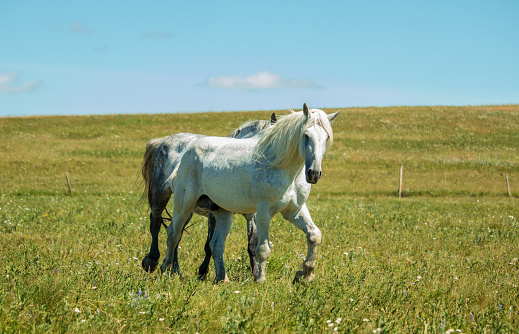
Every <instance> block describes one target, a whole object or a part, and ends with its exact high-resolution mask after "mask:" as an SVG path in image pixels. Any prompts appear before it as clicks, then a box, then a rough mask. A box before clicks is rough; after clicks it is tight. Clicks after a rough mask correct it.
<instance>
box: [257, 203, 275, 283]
mask: <svg viewBox="0 0 519 334" xmlns="http://www.w3.org/2000/svg"><path fill="white" fill-rule="evenodd" d="M271 219H272V214H271V213H270V207H268V206H267V205H264V206H262V205H260V206H258V211H257V212H256V227H257V232H258V244H257V246H256V257H257V259H258V273H257V276H256V282H257V283H263V282H264V281H265V272H266V269H267V260H268V258H269V256H270V245H269V229H270V220H271Z"/></svg>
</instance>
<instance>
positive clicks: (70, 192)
mask: <svg viewBox="0 0 519 334" xmlns="http://www.w3.org/2000/svg"><path fill="white" fill-rule="evenodd" d="M65 178H66V179H67V184H68V192H69V194H70V195H72V186H71V185H70V180H69V178H68V174H67V172H65Z"/></svg>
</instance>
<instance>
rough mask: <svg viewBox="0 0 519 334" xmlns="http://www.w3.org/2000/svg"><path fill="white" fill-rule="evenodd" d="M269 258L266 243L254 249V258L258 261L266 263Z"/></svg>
mask: <svg viewBox="0 0 519 334" xmlns="http://www.w3.org/2000/svg"><path fill="white" fill-rule="evenodd" d="M269 256H270V246H269V245H268V241H267V242H265V243H262V244H261V245H258V247H256V257H257V258H258V261H260V262H262V261H266V260H267V259H268V258H269Z"/></svg>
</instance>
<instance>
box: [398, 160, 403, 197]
mask: <svg viewBox="0 0 519 334" xmlns="http://www.w3.org/2000/svg"><path fill="white" fill-rule="evenodd" d="M403 172H404V165H400V177H399V182H398V198H402V176H403Z"/></svg>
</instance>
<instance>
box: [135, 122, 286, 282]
mask: <svg viewBox="0 0 519 334" xmlns="http://www.w3.org/2000/svg"><path fill="white" fill-rule="evenodd" d="M274 123H276V115H275V114H274V113H272V115H271V116H270V121H267V120H256V121H249V122H246V123H244V124H242V125H241V126H240V127H238V128H237V129H235V130H234V131H232V132H231V133H230V134H229V137H232V138H238V139H240V138H250V137H252V136H255V135H256V134H258V133H259V132H260V131H261V130H263V129H265V128H267V127H269V126H271V125H272V124H274ZM202 137H204V136H203V135H197V134H192V133H178V134H174V135H172V136H168V137H163V138H156V139H151V140H150V141H148V143H147V145H146V152H145V154H144V159H143V162H142V177H143V180H144V185H145V189H144V194H143V197H142V198H143V199H144V198H146V197H147V199H148V204H149V207H150V210H151V213H150V232H151V236H152V242H151V246H150V252H149V253H148V254H147V255H146V256H145V257H144V259H143V260H142V267H143V269H144V270H145V271H147V272H153V271H154V270H155V268H156V266H157V265H158V260H159V258H160V252H159V247H158V236H159V231H160V225H161V224H164V223H163V220H164V218H162V212H163V211H164V210H165V209H166V205H167V203H168V201H169V199H170V197H171V195H173V191H174V189H173V188H171V187H170V185H169V184H168V183H167V182H166V181H167V179H168V178H169V177H170V175H171V173H172V172H173V171H174V170H175V168H176V167H177V166H178V164H179V163H180V160H181V159H182V155H183V153H184V151H185V149H186V147H187V146H188V145H189V143H190V142H191V141H193V140H195V139H198V138H202ZM197 205H198V206H197V208H196V209H195V210H194V212H196V213H197V214H200V215H203V216H207V217H208V218H209V219H208V223H209V224H208V233H207V241H206V244H205V247H204V250H205V258H204V261H203V263H202V265H201V266H200V268H199V270H198V276H199V278H201V279H204V278H205V276H206V275H207V272H208V270H209V262H210V260H211V255H212V254H211V248H210V247H209V242H210V240H211V238H212V236H213V233H214V229H215V223H216V222H215V218H214V216H213V215H212V214H211V212H210V210H217V209H218V207H217V206H216V205H215V204H214V203H213V202H212V201H211V200H210V199H209V198H208V197H207V196H202V197H201V198H199V199H198V203H197ZM244 216H245V218H246V220H247V235H248V247H247V251H248V253H249V259H250V265H251V271H252V273H253V275H256V274H257V272H258V265H257V260H256V254H255V250H256V245H257V235H256V222H255V214H254V213H249V214H245V215H244ZM190 218H191V217H190ZM188 222H189V219H188V220H186V221H185V223H184V225H186V224H187V223H188ZM173 268H174V271H175V272H179V271H180V269H179V266H178V261H177V252H176V251H175V256H174V259H173Z"/></svg>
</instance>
